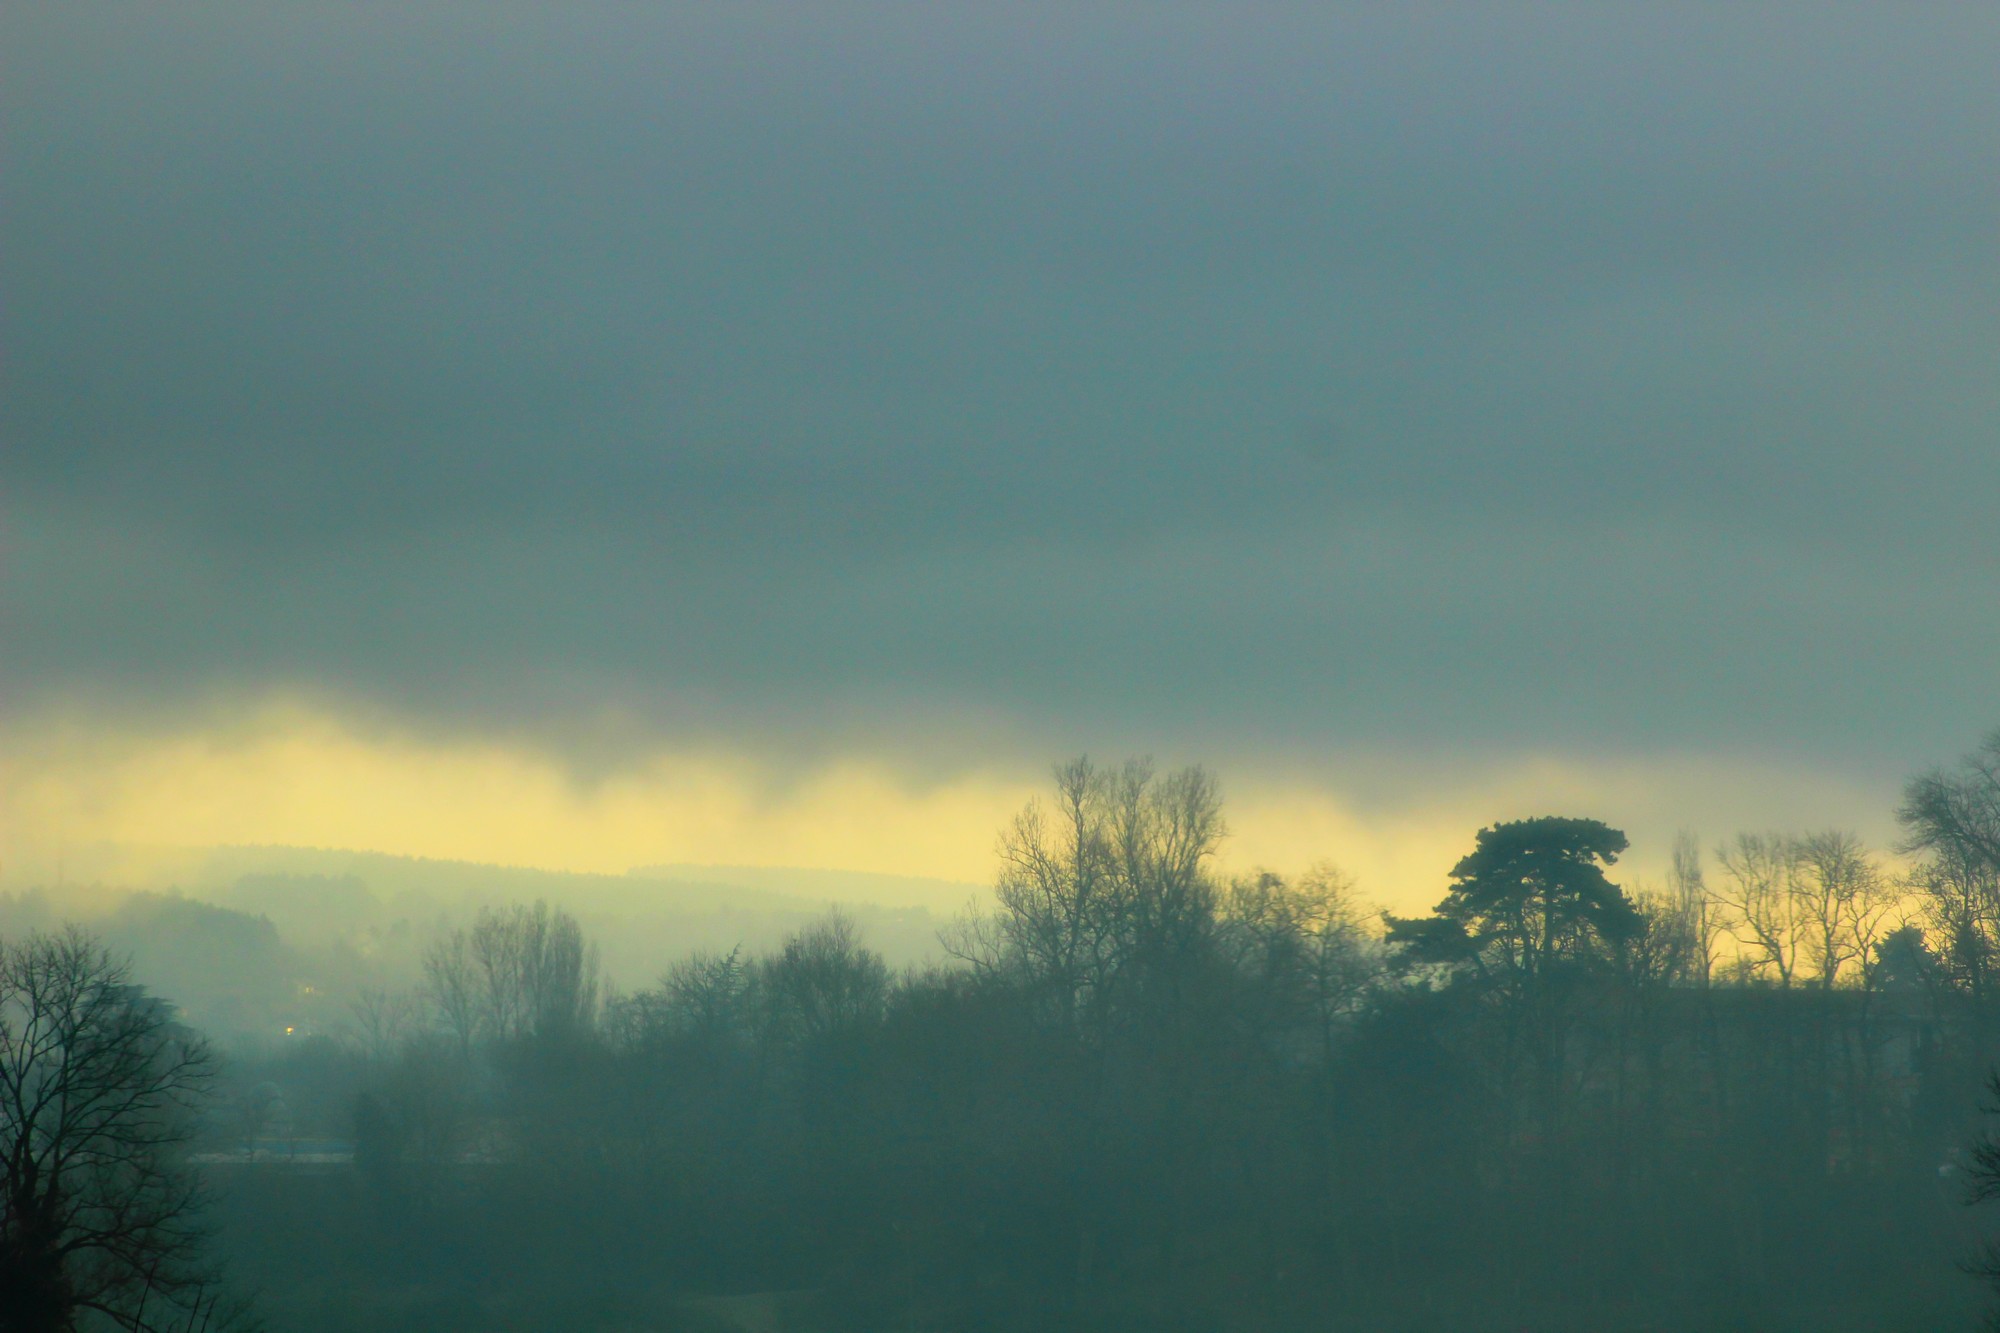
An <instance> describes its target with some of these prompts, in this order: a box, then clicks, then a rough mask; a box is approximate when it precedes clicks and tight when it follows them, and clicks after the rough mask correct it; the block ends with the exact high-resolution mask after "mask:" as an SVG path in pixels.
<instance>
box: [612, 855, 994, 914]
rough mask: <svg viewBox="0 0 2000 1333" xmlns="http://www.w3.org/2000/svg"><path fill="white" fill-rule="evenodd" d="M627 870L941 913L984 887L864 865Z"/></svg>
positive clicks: (669, 879) (686, 865)
mask: <svg viewBox="0 0 2000 1333" xmlns="http://www.w3.org/2000/svg"><path fill="white" fill-rule="evenodd" d="M626 873H627V874H628V875H630V876H631V877H632V878H634V879H654V880H661V881H664V882H666V883H670V884H705V885H727V886H729V887H731V888H742V889H749V890H752V891H757V892H765V893H777V894H784V895H786V896H788V897H794V898H810V899H815V900H825V901H831V902H842V903H879V904H881V905H882V906H885V907H922V908H926V909H928V910H930V911H932V912H942V913H946V914H950V913H954V912H957V911H958V910H959V909H961V908H963V907H964V906H965V905H966V903H968V902H971V901H974V900H980V901H983V900H984V899H985V897H986V895H987V892H988V890H987V889H986V888H985V887H983V886H982V885H978V884H969V883H967V882H965V881H964V880H956V879H928V878H925V877H922V876H918V875H880V874H875V873H873V872H871V871H865V870H816V869H810V868H807V867H803V866H735V865H702V864H697V863H694V862H674V863H671V864H667V865H657V866H635V867H634V868H633V869H631V870H630V871H628V872H626Z"/></svg>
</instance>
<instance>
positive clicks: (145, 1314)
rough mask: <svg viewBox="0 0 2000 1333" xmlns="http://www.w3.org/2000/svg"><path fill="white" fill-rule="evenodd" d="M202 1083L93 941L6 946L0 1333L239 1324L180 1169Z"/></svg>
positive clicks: (192, 1039) (192, 1186) (200, 1060)
mask: <svg viewBox="0 0 2000 1333" xmlns="http://www.w3.org/2000/svg"><path fill="white" fill-rule="evenodd" d="M212 1077H213V1065H212V1062H211V1060H210V1057H209V1054H208V1050H207V1048H206V1047H205V1046H204V1045H203V1043H202V1042H201V1040H200V1039H199V1038H198V1037H196V1036H194V1035H193V1034H192V1033H189V1032H187V1031H186V1030H184V1029H182V1028H181V1027H179V1026H178V1025H177V1024H175V1023H174V1022H173V1019H172V1014H171V1011H170V1010H169V1008H168V1007H167V1006H166V1005H165V1004H163V1003H161V1002H160V1001H159V1000H157V999H154V998H152V997H150V996H148V995H147V994H146V993H145V992H144V991H143V990H141V989H140V988H139V987H137V986H134V985H132V984H131V983H130V981H129V980H128V975H127V970H126V968H125V966H124V965H123V964H120V963H118V962H115V961H114V960H113V959H112V958H111V956H110V955H109V954H108V953H106V952H105V950H104V949H103V948H102V947H100V946H99V945H98V944H97V943H96V942H95V941H94V940H93V939H91V938H90V937H89V936H88V935H86V934H84V933H82V932H81V931H78V930H76V929H74V928H71V929H69V930H67V931H64V932H63V933H61V934H56V935H31V936H29V937H27V938H26V939H23V940H18V941H14V942H0V1172H3V1173H4V1195H0V1330H5V1331H6V1333H45V1331H46V1333H58V1331H59V1330H69V1329H72V1328H73V1327H75V1323H76V1320H77V1318H78V1317H79V1316H80V1315H84V1314H86V1313H87V1312H89V1313H94V1314H96V1315H98V1316H100V1317H102V1318H103V1319H105V1320H107V1321H109V1322H110V1323H111V1324H112V1325H114V1326H115V1327H118V1328H123V1329H128V1330H134V1331H135V1333H151V1331H152V1330H162V1331H164V1330H196V1329H220V1328H225V1327H233V1326H239V1325H241V1324H242V1323H244V1322H245V1321H246V1319H247V1316H246V1315H245V1314H244V1312H243V1310H242V1308H241V1307H240V1306H238V1305H236V1304H234V1303H233V1302H232V1301H231V1300H230V1298H229V1297H228V1295H227V1293H226V1291H225V1290H224V1288H223V1286H222V1284H221V1282H220V1281H219V1278H218V1273H217V1270H216V1268H215V1267H214V1266H213V1265H212V1264H210V1263H209V1262H208V1261H207V1260H206V1259H205V1258H204V1254H203V1251H204V1248H205V1241H206V1239H207V1233H206V1231H205V1230H204V1228H203V1225H202V1213H203V1196H202V1193H201V1190H200V1188H199V1185H198V1183H197V1181H196V1180H195V1178H194V1176H193V1175H192V1173H191V1172H190V1171H189V1169H188V1167H187V1165H186V1161H185V1156H186V1153H185V1150H186V1146H187V1144H188V1143H189V1141H190V1140H191V1139H192V1138H193V1136H194V1133H195V1130H196V1124H197V1116H198V1114H199V1111H200V1109H201V1107H202V1105H203V1103H204V1100H205V1098H206V1097H207V1095H208V1093H209V1089H210V1085H211V1081H212Z"/></svg>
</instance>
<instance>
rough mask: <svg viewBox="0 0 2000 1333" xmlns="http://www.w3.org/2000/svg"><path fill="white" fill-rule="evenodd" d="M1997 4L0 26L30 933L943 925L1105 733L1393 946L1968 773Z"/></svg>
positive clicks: (1, 599)
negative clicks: (1197, 783) (678, 869)
mask: <svg viewBox="0 0 2000 1333" xmlns="http://www.w3.org/2000/svg"><path fill="white" fill-rule="evenodd" d="M1996 67H2000V10H1994V9H1992V8H1991V7H1986V6H1973V5H1962V6H1930V7H1908V8H1905V7H1898V6H1887V5H1872V4H1871V5H1845V6H1843V5H1831V4H1821V3H1815V4H1810V5H1807V4H1790V5H1781V4H1772V5H1763V6H1733V5H1714V6H1679V5H1677V6H1672V7H1661V6H1642V5H1631V6H1618V5H1602V6H1590V7H1583V6H1573V5H1566V4H1565V5H1548V6H1537V5H1532V4H1520V5H1507V6H1473V5H1467V6H1385V5H1348V6H1343V5H1338V4H1324V3H1322V4H1312V5H1299V6H1285V5H1265V4H1252V5H1230V6H1213V7H1198V6H1188V5H1171V4H1168V5H1145V6H1138V5H1123V6H1110V5H1105V6H1095V5H1073V4H1064V5H1054V4H1050V5H1022V6H1012V5H1009V6H997V5H961V4H949V3H946V4H924V5H915V4H905V5H872V4H859V3H849V2H848V0H841V2H840V3H835V4H825V5H817V4H816V5H802V4H783V5H777V4H757V3H744V4H732V5H727V6H722V5H710V4H688V5H677V4H670V3H657V4H648V5H616V6H614V5H591V4H576V5H564V6H547V5H506V4H499V3H492V4H480V5H446V4H439V3H424V2H420V3H410V4H402V5H397V6H333V5H327V6H274V5H267V4H253V3H245V4H186V5H175V6H152V7H144V8H140V9H133V8H130V7H126V6H108V5H96V4H90V3H66V4H63V5H59V6H58V5H44V6H12V7H9V8H8V9H7V11H6V13H5V14H4V16H0V885H5V884H7V883H9V882H13V883H17V884H18V883H25V882H29V881H32V880H33V879H35V878H36V877H38V876H45V875H46V873H47V871H48V868H49V866H50V865H51V864H52V863H53V861H54V860H56V859H58V858H59V856H60V849H61V848H62V847H63V846H64V845H66V844H72V843H76V842H79V841H90V840H107V839H108V840H125V841H140V842H175V843H187V844H207V843H218V842H219V843H297V844H304V845H317V846H342V847H366V848H373V849H377V850H387V851H396V852H401V853H406V854H415V855H432V856H450V857H464V858H468V859H479V860H491V861H508V862H518V863H522V864H536V865H544V866H550V867H556V868H572V869H616V868H623V867H624V866H628V865H637V864H647V863H655V862H661V861H711V862H740V863H748V864H797V865H822V866H829V867H833V868H844V869H863V870H879V871H885V872H892V873H902V874H921V875H935V876H942V877H946V878H953V879H961V880H969V881H972V882H982V881H985V880H988V879H990V877H991V874H992V870H993V848H994V837H995V832H996V830H997V828H998V827H999V825H1000V824H1001V823H1002V822H1004V821H1005V820H1006V819H1007V818H1008V817H1009V816H1010V815H1011V813H1012V812H1013V811H1014V810H1015V809H1017V808H1018V807H1019V805H1020V804H1021V802H1022V801H1024V800H1025V799H1027V798H1028V796H1029V795H1031V794H1032V793H1033V792H1034V791H1036V790H1038V789H1040V788H1041V787H1043V786H1045V785H1046V774H1047V771H1048V767H1049V765H1050V764H1051V763H1052V762H1053V761H1055V760H1057V759H1060V758H1062V757H1065V756H1068V755H1072V754H1076V753H1081V752H1087V753H1090V754H1092V755H1093V756H1097V757H1100V758H1105V759H1112V760H1115V759H1118V758H1121V757H1123V756H1125V755H1132V754H1146V755H1152V756H1155V757H1156V758H1157V759H1158V761H1159V762H1160V763H1161V764H1162V765H1177V764H1181V763H1188V762H1202V763H1205V764H1208V765H1209V766H1210V767H1212V768H1214V769H1215V770H1216V771H1217V772H1218V773H1219V774H1220V776H1221V778H1222V782H1223V787H1224V791H1225V795H1226V797H1227V799H1228V802H1229V806H1228V809H1229V813H1230V819H1231V824H1232V827H1233V828H1234V830H1235V837H1234V839H1233V840H1232V843H1231V846H1230V850H1229V856H1230V857H1231V858H1233V862H1232V863H1234V864H1241V865H1248V864H1252V863H1265V864H1279V865H1285V866H1297V865H1302V864H1304V863H1306V862H1309V861H1313V860H1318V859H1321V858H1328V859H1332V860H1334V861H1337V862H1340V863H1342V864H1345V865H1348V866H1349V867H1350V868H1352V869H1353V870H1354V871H1355V872H1356V874H1357V875H1358V876H1359V877H1360V878H1361V880H1362V881H1363V885H1364V888H1365V889H1368V890H1370V891H1372V892H1374V893H1375V894H1376V895H1377V896H1378V897H1379V898H1380V899H1382V900H1384V901H1388V902H1391V903H1393V904H1396V905H1399V906H1404V907H1408V906H1412V905H1416V904H1419V903H1427V902H1429V901H1431V900H1432V899H1434V898H1435V897H1437V896H1438V895H1439V893H1440V892H1441V889H1442V885H1443V878H1444V874H1445V872H1446V871H1447V870H1448V868H1449V865H1450V863H1451V862H1452V861H1453V860H1454V859H1455V858H1456V856H1457V855H1459V854H1460V853H1462V851H1464V850H1465V849H1466V848H1467V847H1468V846H1469V843H1470V838H1471V834H1472V832H1473V830H1475V829H1476V828H1478V827H1479V826H1481V825H1484V824H1487V823H1490V822H1493V821H1494V820H1496V819H1504V818H1518V817H1525V816H1528V815H1534V814H1545V813H1562V814H1573V815H1588V816H1594V817H1599V818H1603V819H1606V820H1608V821H1609V822H1612V823H1615V824H1618V825H1619V826H1621V827H1625V828H1627V829H1628V830H1629V831H1630V832H1631V833H1632V834H1633V838H1634V843H1635V846H1634V851H1633V855H1632V858H1631V864H1632V865H1633V866H1634V867H1635V871H1636V872H1643V871H1644V870H1645V869H1646V867H1648V866H1655V865H1657V864H1658V862H1659V861H1660V860H1661V858H1662V857H1663V855H1664V849H1665V844H1666V841H1667V839H1669V838H1670V837H1671V836H1672V834H1673V832H1674V831H1675V830H1676V829H1679V828H1682V827H1689V828H1694V829H1696V830H1698V831H1699V832H1700V833H1701V834H1702V835H1703V836H1705V837H1707V838H1709V839H1710V840H1711V841H1712V840H1714V839H1715V838H1717V837H1720V836H1723V835H1725V834H1727V833H1729V832H1731V831H1733V830H1735V829H1737V828H1763V827H1793V828H1797V827H1817V826H1826V825H1833V826H1841V827H1848V828H1852V829H1856V830H1859V831H1861V832H1862V833H1864V835H1866V836H1869V837H1871V838H1873V839H1875V840H1876V841H1877V842H1887V841H1889V840H1891V839H1893V837H1894V831H1895V830H1894V822H1893V809H1894V805H1895V801H1896V797H1897V793H1898V790H1899V788H1900V786H1901V784H1902V783H1903V782H1904V781H1905V780H1906V779H1907V777H1908V776H1909V775H1910V774H1911V773H1913V772H1915V771H1917V770H1919V769H1922V768H1924V767H1927V766H1929V765H1932V764H1936V763H1940V762H1945V761H1948V760H1950V759H1951V758H1952V757H1953V756H1954V755H1956V754H1958V753H1960V752H1961V751H1964V750H1966V749H1968V748H1970V747H1971V746H1972V745H1973V744H1974V743H1975V742H1976V741H1977V740H1978V739H1979V737H1980V736H1981V735H1982V734H1984V733H1985V732H1986V731H1987V730H1988V729H1989V728H1990V727H1992V726H1994V725H1996V724H2000V698H1996V697H1995V696H1996V688H1995V683H1994V681H1995V678H1994V675H1993V672H1992V669H1991V664H1992V662H1993V661H1994V660H1995V650H1996V649H2000V597H1996V595H1995V594H1996V593H1997V592H2000V559H1996V557H2000V550H1996V542H2000V538H1996V536H1995V529H1994V525H1993V523H1992V520H1991V511H1992V504H1993V500H1994V498H1995V496H1996V495H2000V447H1996V446H2000V439H1996V423H2000V413H1996V408H2000V247H1996V245H1995V243H1994V239H1995V236H1996V235H2000V171H1995V170H1994V163H1995V162H1996V161H2000V80H1995V79H1994V78H1993V76H1992V71H1993V69H1995V68H1996Z"/></svg>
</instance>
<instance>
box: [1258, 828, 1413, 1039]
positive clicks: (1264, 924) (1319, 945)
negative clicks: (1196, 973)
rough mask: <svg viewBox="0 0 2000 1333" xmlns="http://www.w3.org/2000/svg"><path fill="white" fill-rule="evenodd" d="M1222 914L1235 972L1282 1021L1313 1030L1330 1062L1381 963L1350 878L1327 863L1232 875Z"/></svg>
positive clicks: (1380, 972)
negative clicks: (1293, 873) (1288, 874)
mask: <svg viewBox="0 0 2000 1333" xmlns="http://www.w3.org/2000/svg"><path fill="white" fill-rule="evenodd" d="M1220 914H1221V929H1222V937H1223V940H1224V942H1225V944H1226V945H1227V946H1228V950H1229V954H1230V957H1231V960H1232V961H1233V962H1234V964H1235V966H1236V968H1237V970H1238V972H1239V973H1240V974H1241V975H1243V976H1245V977H1247V978H1249V979H1250V980H1251V981H1253V982H1254V983H1255V985H1256V988H1257V990H1258V992H1259V993H1260V994H1262V995H1265V996H1267V997H1269V999H1270V1000H1271V1002H1272V1003H1273V1004H1274V1006H1275V1008H1276V1011H1277V1016H1278V1017H1279V1018H1280V1020H1281V1021H1290V1022H1303V1023H1305V1024H1306V1025H1308V1026H1309V1027H1310V1028H1311V1029H1312V1031H1313V1032H1314V1034H1315V1036H1316V1038H1317V1040H1318V1044H1319V1047H1320V1054H1321V1056H1322V1058H1323V1060H1325V1061H1326V1062H1327V1063H1328V1065H1329V1066H1330V1065H1331V1061H1332V1056H1333V1044H1334V1038H1335V1035H1336V1033H1337V1032H1338V1030H1339V1027H1340V1025H1341V1024H1342V1023H1344V1022H1345V1021H1347V1020H1348V1019H1349V1018H1350V1017H1351V1016H1352V1015H1353V1014H1354V1012H1355V1011H1356V1010H1357V1009H1358V1008H1359V1007H1360V1005H1361V1003H1362V1001H1363V999H1364V998H1365V997H1366V995H1367V994H1368V992H1369V988H1370V987H1371V986H1372V985H1374V984H1375V982H1376V981H1377V980H1378V979H1379V977H1380V976H1381V975H1382V972H1383V966H1384V964H1383V956H1382V949H1381V944H1380V941H1379V939H1377V938H1376V936H1375V935H1374V933H1372V932H1371V931H1370V930H1369V927H1368V918H1367V913H1366V912H1364V911H1363V910H1362V908H1361V906H1360V903H1359V901H1358V899H1357V897H1356V895H1355V889H1354V881H1353V880H1352V879H1351V878H1349V877H1348V876H1347V875H1346V874H1344V873H1343V872H1341V871H1340V870H1339V869H1337V868H1336V867H1334V866H1332V865H1329V864H1325V863H1321V864H1319V865H1315V866H1313V867H1311V868H1310V869H1309V870H1307V871H1306V872H1305V873H1304V874H1303V875H1299V876H1297V877H1296V878H1293V879H1289V880H1288V879H1286V878H1285V877H1284V876H1282V875H1277V874H1273V873H1271V872H1269V871H1263V872H1259V873H1257V874H1254V875H1250V876H1246V877H1242V878H1239V879H1237V880H1234V881H1233V882H1231V883H1230V885H1229V887H1228V889H1227V890H1226V892H1225V893H1224V895H1223V898H1222V902H1221V905H1220Z"/></svg>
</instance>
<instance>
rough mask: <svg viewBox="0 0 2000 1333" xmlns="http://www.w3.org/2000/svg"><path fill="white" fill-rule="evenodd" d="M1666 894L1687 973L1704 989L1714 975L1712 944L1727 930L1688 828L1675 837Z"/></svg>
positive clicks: (1698, 843) (1698, 841) (1696, 840)
mask: <svg viewBox="0 0 2000 1333" xmlns="http://www.w3.org/2000/svg"><path fill="white" fill-rule="evenodd" d="M1667 896H1668V898H1669V899H1670V900H1671V903H1672V911H1673V915H1674V918H1675V920H1676V921H1677V922H1678V923H1679V926H1680V929H1681V931H1682V932H1683V933H1684V936H1685V938H1686V941H1687V946H1688V957H1687V962H1686V970H1687V974H1688V976H1689V978H1690V979H1691V980H1693V981H1694V982H1695V983H1696V984H1698V985H1700V986H1701V987H1703V988H1704V989H1706V988H1707V986H1708V984H1709V982H1710V981H1711V980H1713V978H1714V976H1715V946H1716V944H1717V942H1718V941H1719V940H1720V938H1721V937H1722V936H1723V935H1724V934H1726V933H1727V931H1726V929H1725V926H1724V923H1723V920H1722V914H1721V912H1720V911H1719V910H1718V909H1719V904H1718V903H1717V902H1716V900H1715V896H1714V895H1713V894H1712V893H1710V892H1709V889H1708V879H1707V876H1706V875H1705V874H1704V872H1703V870H1702V865H1701V839H1700V838H1698V837H1696V836H1695V835H1694V833H1693V832H1691V831H1689V830H1687V829H1682V830H1681V831H1680V832H1679V833H1678V834H1676V835H1675V836H1674V848H1673V859H1672V862H1671V863H1670V864H1669V866H1668V868H1667Z"/></svg>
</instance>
